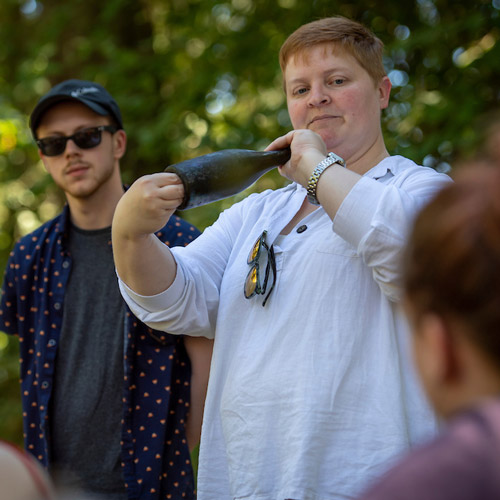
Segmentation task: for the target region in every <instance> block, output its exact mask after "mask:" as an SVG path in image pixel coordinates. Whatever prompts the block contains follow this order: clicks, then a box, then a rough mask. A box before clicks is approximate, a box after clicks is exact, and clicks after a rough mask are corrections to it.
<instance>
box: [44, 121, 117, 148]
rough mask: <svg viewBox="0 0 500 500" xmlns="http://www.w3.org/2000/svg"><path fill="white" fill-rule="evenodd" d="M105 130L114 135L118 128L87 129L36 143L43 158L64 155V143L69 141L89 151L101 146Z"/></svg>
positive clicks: (109, 126) (108, 126)
mask: <svg viewBox="0 0 500 500" xmlns="http://www.w3.org/2000/svg"><path fill="white" fill-rule="evenodd" d="M104 130H106V131H107V132H110V133H112V134H114V133H115V132H116V131H117V130H118V128H117V127H114V126H113V125H101V126H100V127H89V128H84V129H82V130H79V131H78V132H75V133H74V134H73V135H61V136H56V135H55V136H52V137H45V138H43V139H38V140H37V141H36V143H37V145H38V147H39V148H40V150H41V152H42V153H43V154H44V155H45V156H59V155H61V154H63V153H64V150H65V149H66V143H67V142H68V141H69V140H70V139H71V140H72V141H73V142H74V143H75V144H76V145H77V146H78V147H79V148H82V149H91V148H95V147H97V146H99V144H101V139H102V133H103V131H104Z"/></svg>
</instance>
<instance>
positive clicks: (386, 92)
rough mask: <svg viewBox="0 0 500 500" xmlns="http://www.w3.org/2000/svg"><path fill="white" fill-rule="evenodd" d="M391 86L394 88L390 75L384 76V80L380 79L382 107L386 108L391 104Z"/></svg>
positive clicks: (379, 89)
mask: <svg viewBox="0 0 500 500" xmlns="http://www.w3.org/2000/svg"><path fill="white" fill-rule="evenodd" d="M391 88H392V83H391V80H389V77H388V76H384V77H383V78H382V80H380V84H379V86H378V93H379V100H380V109H385V108H387V106H388V105H389V97H390V95H391Z"/></svg>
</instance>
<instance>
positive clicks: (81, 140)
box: [73, 128, 101, 149]
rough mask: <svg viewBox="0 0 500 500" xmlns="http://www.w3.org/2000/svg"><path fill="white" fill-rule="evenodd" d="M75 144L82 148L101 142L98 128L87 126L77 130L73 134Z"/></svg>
mask: <svg viewBox="0 0 500 500" xmlns="http://www.w3.org/2000/svg"><path fill="white" fill-rule="evenodd" d="M73 140H74V141H75V144H76V145H77V146H78V147H79V148H82V149H90V148H95V147H96V146H99V144H101V131H100V130H99V129H98V128H89V129H87V130H82V131H81V132H77V133H76V134H75V135H74V136H73Z"/></svg>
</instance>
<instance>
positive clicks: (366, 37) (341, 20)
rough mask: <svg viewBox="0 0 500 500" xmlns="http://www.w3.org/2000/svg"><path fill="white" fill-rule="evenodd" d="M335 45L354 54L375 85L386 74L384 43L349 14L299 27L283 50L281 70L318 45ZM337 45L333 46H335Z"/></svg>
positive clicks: (280, 59)
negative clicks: (349, 16) (348, 17)
mask: <svg viewBox="0 0 500 500" xmlns="http://www.w3.org/2000/svg"><path fill="white" fill-rule="evenodd" d="M328 44H333V45H334V46H336V47H340V48H341V49H342V50H345V51H346V52H347V53H348V54H350V55H352V56H353V57H354V58H355V59H356V60H357V61H358V63H359V64H360V65H361V66H362V67H363V68H364V69H365V70H366V71H367V72H368V74H369V75H370V77H371V78H372V79H373V81H374V83H375V85H377V84H378V83H379V82H380V80H381V79H382V78H383V77H384V76H385V75H386V72H385V69H384V65H383V62H382V54H383V49H384V44H383V43H382V42H381V41H380V40H379V39H378V38H377V37H376V36H375V35H374V34H373V33H372V32H371V31H370V30H369V29H368V28H366V27H365V26H363V25H362V24H360V23H357V22H356V21H352V20H350V19H347V18H345V17H341V16H338V17H326V18H324V19H319V20H317V21H313V22H311V23H308V24H304V25H302V26H301V27H300V28H298V29H297V30H295V31H294V32H293V33H292V34H291V35H290V36H289V37H288V38H287V39H286V40H285V42H284V43H283V45H282V46H281V50H280V53H279V61H280V66H281V71H282V72H283V73H284V72H285V69H286V65H287V64H288V62H289V60H290V58H291V57H293V56H297V55H298V56H300V55H301V54H303V53H304V51H305V50H306V49H309V48H311V47H314V46H316V45H328ZM334 48H335V47H332V49H334Z"/></svg>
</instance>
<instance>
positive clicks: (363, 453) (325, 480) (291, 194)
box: [113, 17, 450, 500]
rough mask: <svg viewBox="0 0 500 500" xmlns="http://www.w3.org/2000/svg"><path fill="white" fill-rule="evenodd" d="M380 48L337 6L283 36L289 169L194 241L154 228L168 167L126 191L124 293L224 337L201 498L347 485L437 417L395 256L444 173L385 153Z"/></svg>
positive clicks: (159, 316) (320, 491)
mask: <svg viewBox="0 0 500 500" xmlns="http://www.w3.org/2000/svg"><path fill="white" fill-rule="evenodd" d="M382 48H383V46H382V42H381V41H380V40H379V39H378V38H376V37H375V35H374V34H373V33H371V32H370V31H369V30H368V29H366V28H365V27H364V26H362V25H360V24H359V23H357V22H354V21H351V20H349V19H345V18H342V17H333V18H325V19H321V20H318V21H315V22H312V23H309V24H306V25H304V26H302V27H301V28H299V29H298V30H297V31H296V32H294V33H293V34H292V35H290V37H289V38H288V39H287V41H286V42H285V43H284V45H283V46H282V49H281V52H280V62H281V68H282V73H283V80H284V90H285V93H286V99H287V105H288V112H289V114H290V118H291V121H292V124H293V127H294V130H292V131H290V132H289V133H288V134H286V135H284V136H283V137H280V138H278V139H276V140H275V141H273V142H272V143H271V144H270V146H269V147H268V149H284V148H285V147H288V146H290V148H291V152H292V155H291V159H290V160H289V161H288V162H287V163H286V164H285V165H282V166H281V167H280V169H279V170H280V173H281V174H282V175H283V176H285V177H287V178H288V179H290V180H291V181H293V182H292V183H291V184H289V185H287V186H286V187H284V188H282V189H277V190H267V191H264V192H262V193H257V194H253V195H251V196H248V197H247V198H245V199H244V200H243V201H241V202H240V203H236V204H234V205H233V206H232V207H231V208H229V209H228V210H226V211H225V212H223V213H222V214H221V215H220V217H219V219H218V220H217V221H216V223H215V224H213V225H212V226H211V227H209V228H207V229H206V230H205V231H204V233H203V234H202V235H201V236H200V237H199V238H198V239H196V240H195V241H194V242H193V243H192V244H190V245H188V246H187V247H186V248H172V249H168V248H167V247H165V246H161V245H159V244H158V243H157V242H155V240H154V238H153V236H152V234H153V233H154V231H155V230H157V229H158V228H159V227H161V226H162V225H163V224H164V223H165V221H166V220H167V219H168V216H169V215H170V214H172V213H173V212H174V210H175V209H176V207H177V206H179V204H180V203H181V202H182V199H183V193H184V190H183V185H182V183H181V182H180V181H179V179H178V178H177V177H176V176H175V174H170V173H159V174H156V175H154V176H148V177H144V178H142V179H139V180H137V181H136V182H135V183H134V185H133V186H131V188H130V190H129V191H128V192H127V193H126V194H125V195H124V197H123V198H122V199H121V200H120V202H119V204H118V206H117V209H116V212H115V216H114V220H113V244H114V245H115V250H116V252H115V262H116V266H117V271H118V274H119V276H120V278H121V280H122V281H121V283H120V286H121V290H122V294H123V295H124V297H125V298H126V300H127V303H128V304H129V305H131V307H132V309H133V310H134V311H135V312H136V314H138V315H139V316H140V317H141V319H142V320H143V321H146V322H147V323H148V324H149V325H151V326H152V325H154V326H155V328H159V329H160V330H161V329H166V330H168V331H171V332H175V333H178V334H186V333H190V334H194V335H200V336H206V337H209V338H215V344H214V356H213V360H212V366H211V370H210V383H209V388H208V393H207V401H206V405H205V413H204V423H203V433H202V440H201V447H200V468H199V473H198V498H199V500H233V499H248V500H250V499H252V500H256V499H259V500H260V499H262V500H264V499H266V500H267V499H277V500H285V499H293V500H305V499H308V500H320V499H321V500H327V499H328V500H333V499H336V500H341V499H342V500H345V499H348V498H353V497H354V496H355V495H356V494H357V493H359V491H360V490H361V489H362V488H363V487H364V486H365V485H366V484H367V483H368V482H369V481H370V480H371V479H373V478H374V477H375V476H377V475H378V474H379V473H381V471H382V470H383V468H384V467H386V466H387V464H388V463H389V462H390V461H391V460H393V459H394V457H395V456H397V455H398V454H399V453H401V452H403V451H404V450H406V449H408V448H409V447H410V446H412V445H413V444H414V443H415V442H417V441H419V439H422V438H423V436H429V435H431V434H432V433H433V432H434V431H435V430H436V419H435V417H434V416H433V413H432V411H431V409H430V408H429V406H428V405H427V402H426V401H425V399H424V397H423V394H422V393H421V391H420V388H419V387H418V385H417V383H416V379H415V377H414V374H413V372H412V368H411V361H410V359H409V357H408V356H407V352H406V348H407V343H408V341H409V331H408V329H407V324H406V321H405V318H404V316H403V314H402V313H401V311H400V308H399V303H398V302H399V299H400V297H401V286H400V281H401V280H400V277H401V273H400V269H399V260H400V255H401V252H402V249H403V246H404V243H405V239H406V234H407V231H408V226H409V224H410V221H411V220H412V218H413V217H414V215H415V214H416V213H417V211H418V210H419V209H420V207H421V206H422V205H423V204H424V203H425V202H426V201H427V200H428V199H429V197H431V196H432V195H433V194H434V193H435V192H436V191H437V190H438V189H440V188H441V187H442V186H443V185H445V184H447V183H449V182H450V179H449V177H447V176H446V175H444V174H439V173H438V172H436V171H435V170H432V169H429V168H425V167H421V166H418V165H416V164H415V163H414V162H412V161H410V160H409V159H406V158H403V157H401V156H390V155H389V153H388V151H387V149H386V147H385V144H384V139H383V136H382V131H381V124H380V117H381V112H382V110H383V109H384V108H386V107H387V105H388V101H389V94H390V90H391V82H390V80H389V78H388V77H387V75H386V72H385V69H384V67H383V63H382V52H383V51H382ZM234 168H235V169H237V168H238V165H237V164H235V165H234Z"/></svg>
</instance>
